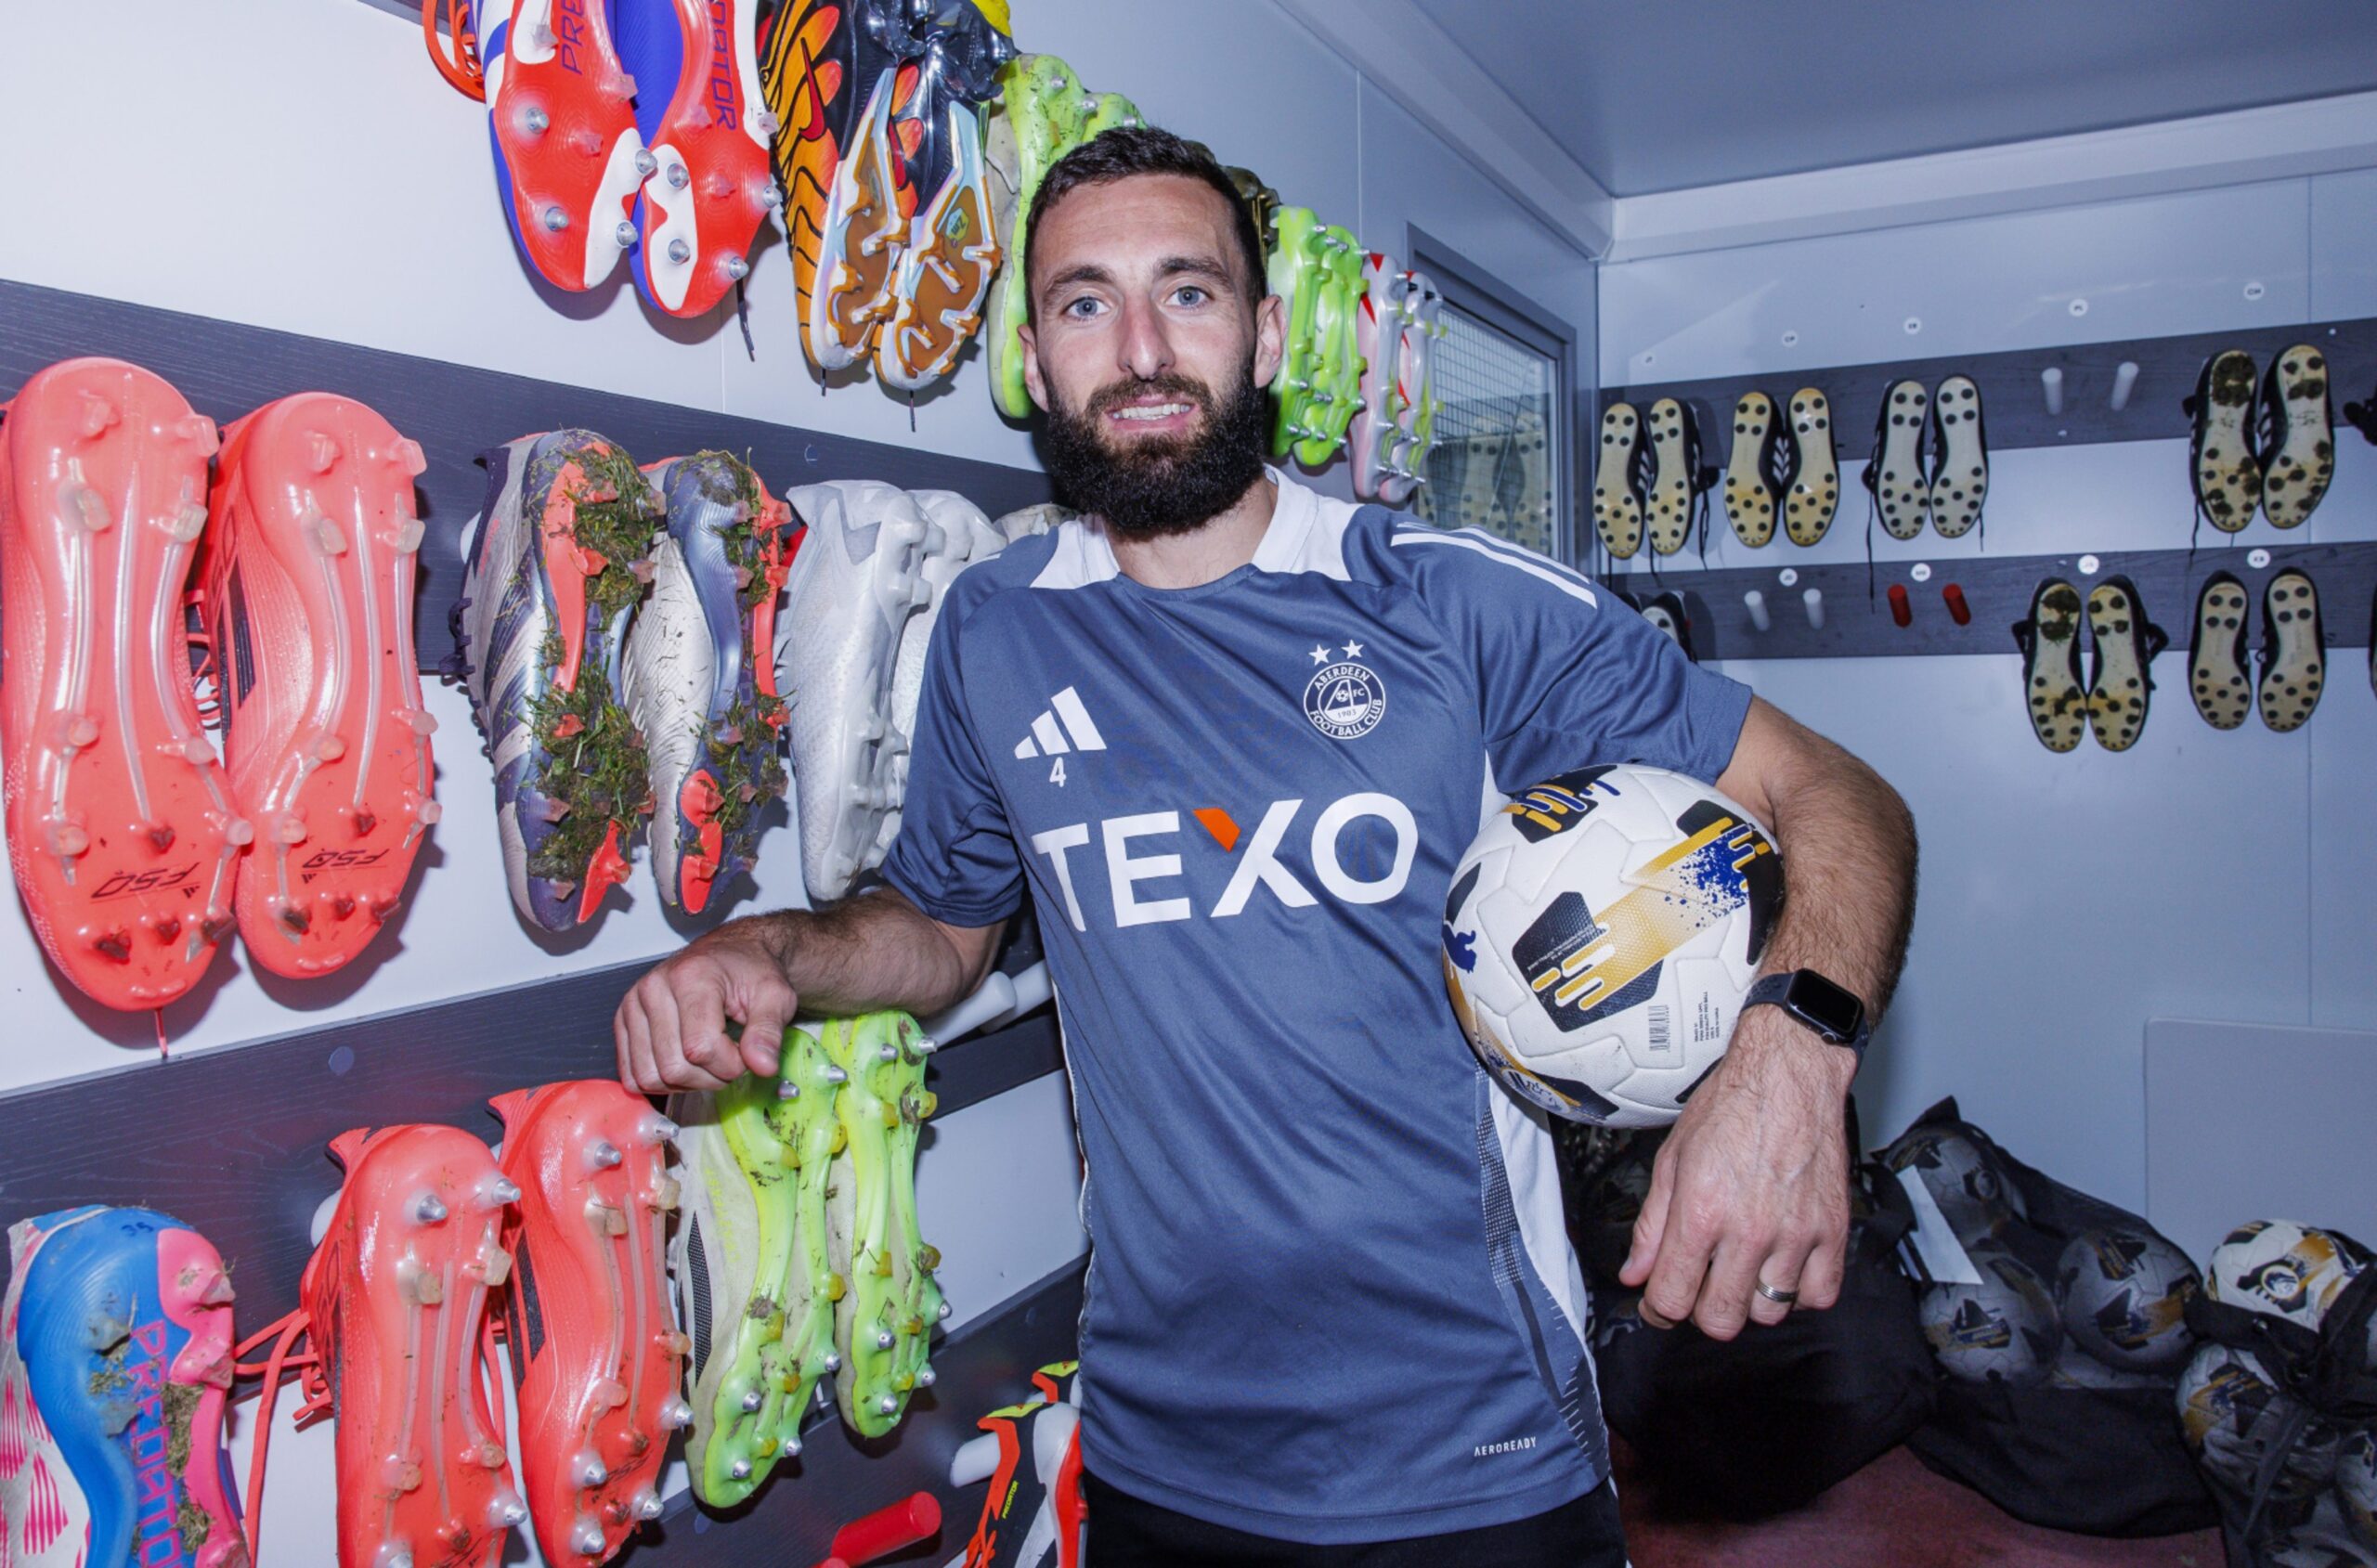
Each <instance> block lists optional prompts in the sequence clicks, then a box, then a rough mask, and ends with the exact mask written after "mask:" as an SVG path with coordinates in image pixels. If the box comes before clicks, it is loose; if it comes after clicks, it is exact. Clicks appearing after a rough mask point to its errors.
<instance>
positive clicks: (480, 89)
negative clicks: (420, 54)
mask: <svg viewBox="0 0 2377 1568" xmlns="http://www.w3.org/2000/svg"><path fill="white" fill-rule="evenodd" d="M469 5H470V0H421V41H422V45H424V46H426V47H427V48H428V50H429V59H430V63H431V64H433V65H435V66H436V67H437V74H438V75H440V76H443V77H444V78H446V81H447V84H448V85H449V86H451V87H452V88H453V89H454V90H455V91H456V92H458V93H460V94H461V95H462V96H463V97H466V98H476V99H478V100H479V101H480V102H482V103H484V102H486V101H487V71H486V70H485V69H484V68H483V67H482V66H481V65H480V63H479V40H478V34H476V33H474V32H472V31H471V14H470V10H469ZM440 12H443V13H445V20H444V22H443V23H442V25H441V23H440V21H439V19H438V18H439V13H440Z"/></svg>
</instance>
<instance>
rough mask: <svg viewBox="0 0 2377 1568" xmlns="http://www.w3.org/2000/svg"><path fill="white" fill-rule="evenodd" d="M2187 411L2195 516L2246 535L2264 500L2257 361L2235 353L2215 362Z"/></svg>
mask: <svg viewBox="0 0 2377 1568" xmlns="http://www.w3.org/2000/svg"><path fill="white" fill-rule="evenodd" d="M2186 406H2187V411H2188V417H2189V421H2190V424H2191V433H2190V434H2189V441H2188V452H2189V460H2188V475H2189V482H2190V483H2191V484H2192V485H2193V486H2195V511H2196V516H2197V518H2198V519H2199V520H2200V521H2202V522H2205V523H2209V524H2211V525H2213V526H2214V527H2215V528H2217V529H2219V530H2220V531H2221V532H2222V533H2224V534H2240V533H2242V532H2244V530H2245V525H2246V524H2248V523H2251V522H2252V521H2253V520H2254V508H2255V507H2257V506H2259V505H2260V504H2261V499H2262V465H2261V459H2260V458H2259V457H2258V456H2257V455H2255V452H2254V423H2255V419H2254V360H2253V356H2251V355H2249V354H2246V353H2244V352H2243V351H2242V350H2240V349H2234V348H2232V349H2229V350H2228V351H2227V352H2226V353H2223V354H2216V355H2215V356H2213V357H2212V359H2211V360H2210V361H2209V362H2208V363H2206V364H2205V366H2204V367H2203V373H2202V375H2201V376H2199V377H2198V378H2197V379H2196V383H2195V393H2194V395H2192V396H2190V397H2189V399H2188V400H2187V405H2186Z"/></svg>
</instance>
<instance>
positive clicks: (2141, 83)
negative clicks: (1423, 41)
mask: <svg viewBox="0 0 2377 1568" xmlns="http://www.w3.org/2000/svg"><path fill="white" fill-rule="evenodd" d="M1423 4H1424V6H1425V9H1426V10H1427V12H1428V14H1429V16H1430V17H1431V18H1432V19H1434V20H1435V22H1436V23H1437V24H1438V25H1439V26H1441V27H1443V28H1444V29H1445V31H1446V32H1449V33H1451V34H1452V36H1453V37H1454V38H1455V40H1456V41H1458V43H1459V44H1460V45H1461V47H1462V49H1463V50H1465V51H1466V52H1467V53H1468V54H1469V55H1470V56H1471V58H1474V60H1475V61H1476V62H1477V64H1478V66H1479V67H1480V68H1481V69H1482V70H1484V71H1485V72H1486V73H1487V75H1488V76H1490V77H1491V78H1493V80H1494V81H1495V82H1496V83H1497V84H1500V86H1501V87H1502V88H1503V89H1504V90H1505V91H1506V92H1508V93H1509V94H1510V95H1511V97H1513V99H1515V100H1516V101H1517V102H1518V104H1519V105H1520V106H1521V107H1522V108H1523V109H1525V110H1526V111H1527V113H1529V114H1530V115H1532V116H1533V117H1534V119H1535V120H1536V121H1537V123H1539V124H1540V125H1541V126H1542V127H1543V129H1544V131H1545V132H1546V133H1548V134H1549V135H1550V136H1552V139H1553V140H1554V141H1556V142H1557V143H1559V144H1560V146H1561V147H1562V148H1563V149H1565V151H1566V152H1567V153H1568V155H1569V156H1570V157H1572V158H1574V159H1575V160H1576V161H1577V162H1578V163H1579V164H1581V165H1582V166H1583V167H1584V168H1585V170H1586V171H1587V172H1588V173H1590V174H1591V175H1592V176H1593V177H1594V178H1595V179H1596V180H1598V181H1600V183H1601V184H1602V186H1603V188H1605V189H1607V190H1608V191H1609V192H1610V193H1611V194H1613V195H1617V196H1639V195H1643V194H1646V193H1649V192H1652V191H1660V190H1673V189H1678V188H1683V187H1688V186H1701V185H1716V184H1721V183H1723V182H1725V181H1729V180H1739V179H1752V178H1758V177H1760V176H1764V175H1783V174H1798V173H1801V172H1803V171H1806V170H1809V169H1823V168H1831V167H1835V166H1837V165H1840V164H1845V163H1865V162H1874V161H1876V160H1878V159H1885V158H1902V157H1908V156H1912V155H1915V154H1918V153H1927V152H1943V151H1949V150H1954V149H1963V148H1971V147H1984V146H1988V145H1991V144H1994V143H1998V142H2009V141H2025V140H2029V139H2031V138H2033V137H2037V136H2062V135H2066V134H2069V133H2072V132H2076V131H2097V130H2105V129H2109V128H2111V127H2114V126H2119V125H2131V124H2139V123H2146V122H2149V121H2155V120H2171V119H2179V118H2184V117H2186V116H2189V115H2197V114H2210V113H2215V112H2218V111H2220V110H2233V109H2249V108H2254V107H2258V106H2261V105H2265V104H2273V103H2286V102H2292V101H2293V100H2296V99H2300V98H2311V97H2327V96H2329V95H2331V94H2335V93H2348V92H2358V91H2363V90H2367V89H2371V88H2377V6H2370V5H2368V4H2366V0H2255V3H2254V4H2252V5H2250V6H2248V5H2244V4H2240V3H2238V0H2221V3H2215V0H2157V3H2155V4H2152V5H2142V4H2137V3H2134V0H1985V3H1982V4H1973V3H1971V0H1890V3H1889V4H1884V3H1882V0H1688V3H1687V0H1423Z"/></svg>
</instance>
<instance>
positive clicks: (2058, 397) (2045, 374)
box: [2039, 365, 2063, 414]
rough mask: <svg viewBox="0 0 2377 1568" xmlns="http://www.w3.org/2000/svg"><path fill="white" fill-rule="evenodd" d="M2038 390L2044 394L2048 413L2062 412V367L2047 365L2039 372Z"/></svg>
mask: <svg viewBox="0 0 2377 1568" xmlns="http://www.w3.org/2000/svg"><path fill="white" fill-rule="evenodd" d="M2039 390H2041V391H2042V392H2045V393H2046V411H2047V412H2048V413H2050V414H2059V413H2061V412H2063V368H2062V367H2061V366H2059V365H2049V366H2048V367H2047V368H2046V369H2044V370H2041V371H2040V372H2039Z"/></svg>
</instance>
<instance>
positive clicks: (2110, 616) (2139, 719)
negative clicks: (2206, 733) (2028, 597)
mask: <svg viewBox="0 0 2377 1568" xmlns="http://www.w3.org/2000/svg"><path fill="white" fill-rule="evenodd" d="M2145 614H2146V612H2145V610H2144V609H2143V608H2141V607H2140V606H2139V604H2138V603H2137V593H2136V592H2135V591H2134V590H2129V589H2125V588H2124V587H2123V586H2122V585H2121V584H2119V583H2111V582H2106V583H2098V585H2097V586H2096V587H2095V588H2093V589H2091V590H2088V632H2089V635H2090V636H2092V637H2094V638H2095V639H2096V642H2097V669H2096V677H2095V680H2094V682H2093V683H2092V684H2091V686H2090V688H2089V691H2088V728H2089V729H2090V730H2092V731H2094V732H2096V736H2097V744H2098V745H2100V746H2102V747H2104V748H2105V749H2106V750H2107V751H2127V750H2128V749H2129V748H2130V747H2131V746H2133V745H2137V737H2138V736H2140V735H2142V734H2144V733H2145V732H2146V712H2147V708H2146V697H2147V689H2146V677H2147V672H2146V670H2145V669H2144V668H2143V667H2140V665H2139V664H2138V662H2137V646H2136V643H2135V641H2134V640H2133V635H2132V634H2133V632H2136V631H2140V630H2141V623H2142V621H2143V619H2144V617H2145Z"/></svg>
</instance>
